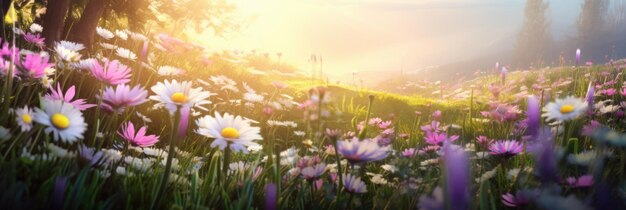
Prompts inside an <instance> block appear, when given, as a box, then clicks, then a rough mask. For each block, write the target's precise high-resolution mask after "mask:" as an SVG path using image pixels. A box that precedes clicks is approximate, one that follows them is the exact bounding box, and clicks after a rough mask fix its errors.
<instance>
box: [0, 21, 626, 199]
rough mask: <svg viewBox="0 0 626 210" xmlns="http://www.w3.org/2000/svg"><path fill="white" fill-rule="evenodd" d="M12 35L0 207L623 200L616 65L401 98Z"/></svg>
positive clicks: (621, 85)
mask: <svg viewBox="0 0 626 210" xmlns="http://www.w3.org/2000/svg"><path fill="white" fill-rule="evenodd" d="M12 32H13V33H11V34H8V35H7V36H3V37H2V40H1V42H0V82H1V84H0V86H1V87H2V88H1V89H0V90H1V91H0V101H1V102H2V103H0V104H1V105H0V156H1V159H0V188H1V189H3V190H2V192H1V193H0V207H1V208H2V209H429V210H435V209H562V210H575V209H581V210H582V209H624V208H626V133H624V132H626V131H625V130H626V120H625V119H626V114H625V111H626V75H624V74H623V72H624V71H625V70H626V60H617V61H610V62H608V63H605V64H595V65H593V64H590V65H578V64H577V63H578V62H579V60H580V50H579V51H578V53H577V56H576V57H575V56H574V55H575V54H574V52H572V53H571V54H572V56H571V57H572V58H571V60H576V62H570V63H565V64H563V65H562V66H559V67H552V68H544V69H539V70H515V71H512V70H507V69H506V68H502V69H500V68H499V67H497V68H496V69H497V71H491V72H488V73H484V74H481V75H480V76H478V77H477V78H476V79H473V80H469V81H466V82H463V83H458V84H443V83H439V82H423V83H422V84H420V85H421V86H422V87H421V88H422V90H423V92H426V93H425V94H424V93H422V94H420V95H401V94H396V93H390V92H378V91H373V90H368V89H366V88H359V87H354V86H350V85H344V84H333V83H329V82H327V81H324V80H323V79H319V78H315V77H313V78H311V76H310V75H307V74H306V73H304V72H302V71H300V70H296V69H295V68H294V67H290V66H288V65H286V64H284V63H281V62H280V61H278V59H279V58H278V59H277V58H276V56H271V55H267V54H266V55H264V54H262V53H258V52H248V51H236V50H233V51H220V52H211V53H206V52H207V51H206V48H210V47H206V46H200V45H198V44H195V43H192V42H189V41H186V40H184V39H179V38H177V37H175V36H174V35H171V34H168V33H164V32H163V33H161V32H149V33H139V32H134V31H131V30H128V29H122V28H113V27H105V26H98V27H97V30H96V36H95V40H94V44H93V46H91V47H89V46H85V45H83V44H81V43H76V42H72V41H66V40H60V41H56V42H54V43H48V44H46V41H45V39H44V38H42V35H41V33H42V26H40V25H38V24H28V25H24V26H19V25H18V26H14V27H13V28H12ZM583 52H584V49H583ZM278 57H280V56H278ZM494 63H495V62H494ZM398 85H399V86H405V87H408V86H410V85H408V84H398ZM431 92H432V94H430V93H431Z"/></svg>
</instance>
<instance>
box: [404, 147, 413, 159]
mask: <svg viewBox="0 0 626 210" xmlns="http://www.w3.org/2000/svg"><path fill="white" fill-rule="evenodd" d="M415 152H416V151H415V148H408V149H405V150H404V151H402V156H404V157H408V158H410V157H413V156H415V154H416V153H415Z"/></svg>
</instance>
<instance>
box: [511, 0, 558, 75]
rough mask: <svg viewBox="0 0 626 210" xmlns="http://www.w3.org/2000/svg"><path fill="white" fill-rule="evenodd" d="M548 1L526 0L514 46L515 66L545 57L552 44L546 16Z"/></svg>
mask: <svg viewBox="0 0 626 210" xmlns="http://www.w3.org/2000/svg"><path fill="white" fill-rule="evenodd" d="M547 10H548V3H547V2H546V1H544V0H528V1H526V7H525V8H524V25H523V26H522V30H521V31H520V33H519V36H518V40H517V45H516V48H515V61H516V62H517V66H520V67H522V66H523V67H526V65H529V64H530V63H532V62H536V63H539V62H541V61H543V60H544V59H546V57H545V56H546V55H548V52H546V51H547V50H548V49H550V46H551V45H552V37H551V34H550V23H549V22H548V20H547V17H546V11H547Z"/></svg>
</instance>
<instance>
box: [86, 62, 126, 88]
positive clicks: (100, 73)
mask: <svg viewBox="0 0 626 210" xmlns="http://www.w3.org/2000/svg"><path fill="white" fill-rule="evenodd" d="M89 70H90V71H91V73H92V74H93V76H94V77H96V79H98V80H100V81H102V82H104V83H106V84H109V85H117V84H125V83H127V82H130V75H131V74H130V68H128V67H127V66H126V65H124V64H122V63H120V62H119V61H117V60H113V61H109V60H106V61H104V67H102V65H100V62H94V63H93V65H92V66H91V67H90V69H89Z"/></svg>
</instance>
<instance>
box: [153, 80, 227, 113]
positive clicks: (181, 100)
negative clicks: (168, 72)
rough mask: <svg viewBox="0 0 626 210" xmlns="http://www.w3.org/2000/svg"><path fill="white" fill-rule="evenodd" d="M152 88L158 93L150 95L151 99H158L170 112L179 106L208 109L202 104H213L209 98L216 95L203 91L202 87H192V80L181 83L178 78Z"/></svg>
mask: <svg viewBox="0 0 626 210" xmlns="http://www.w3.org/2000/svg"><path fill="white" fill-rule="evenodd" d="M151 89H152V92H154V93H155V94H156V95H153V96H150V99H151V100H155V101H157V102H158V103H157V104H158V105H163V106H165V108H167V109H168V110H169V112H170V114H173V113H174V111H176V109H177V108H178V106H181V107H191V108H194V107H195V108H199V109H203V110H206V109H205V108H204V107H202V105H205V104H211V101H209V100H207V98H209V97H210V96H212V95H215V94H212V93H211V92H208V91H203V90H202V88H192V86H191V82H190V81H184V82H180V83H179V82H178V81H176V80H172V82H170V81H168V80H165V81H164V82H159V83H157V84H156V85H154V86H152V88H151Z"/></svg>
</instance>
